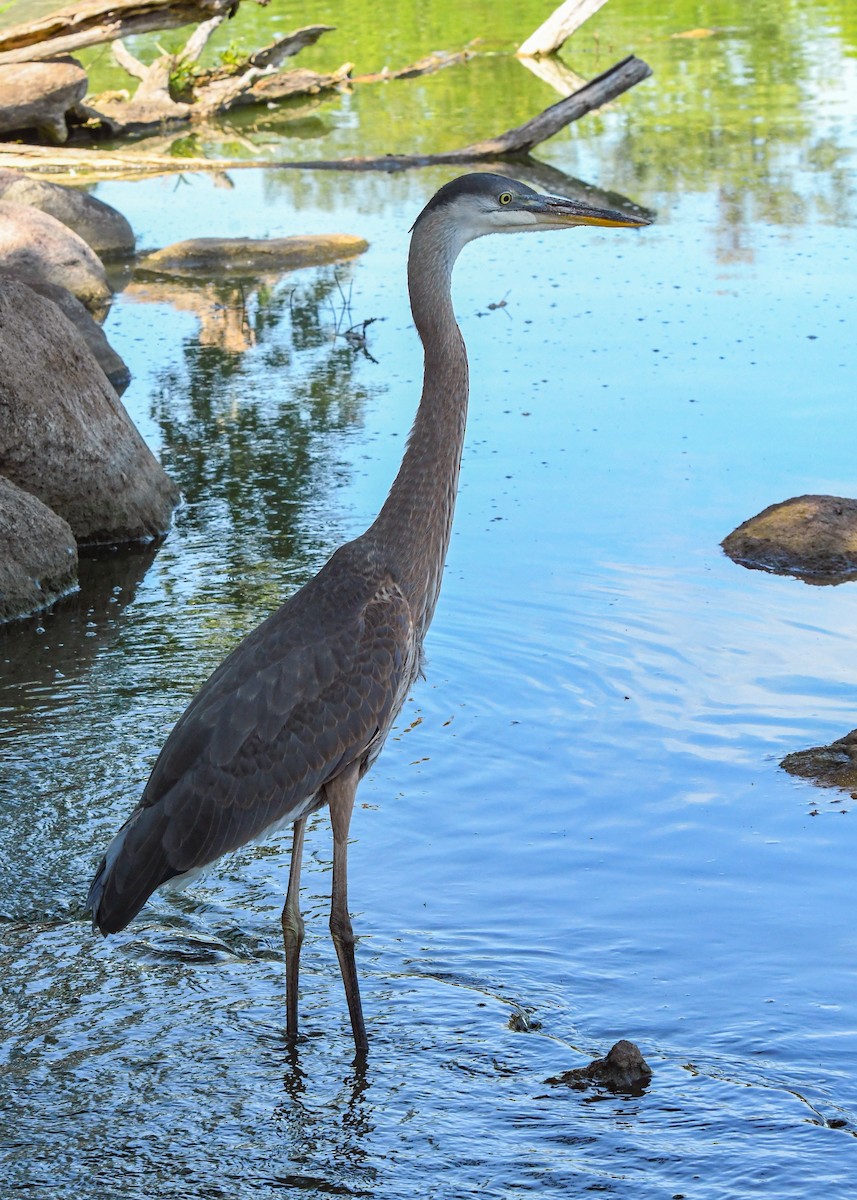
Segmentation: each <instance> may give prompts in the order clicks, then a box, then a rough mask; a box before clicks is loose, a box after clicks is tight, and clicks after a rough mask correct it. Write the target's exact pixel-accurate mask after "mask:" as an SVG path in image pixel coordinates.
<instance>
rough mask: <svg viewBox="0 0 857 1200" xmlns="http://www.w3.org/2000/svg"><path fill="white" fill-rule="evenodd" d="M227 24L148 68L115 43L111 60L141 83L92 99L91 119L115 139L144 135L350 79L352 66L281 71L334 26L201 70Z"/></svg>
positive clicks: (208, 25) (211, 24)
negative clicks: (325, 71)
mask: <svg viewBox="0 0 857 1200" xmlns="http://www.w3.org/2000/svg"><path fill="white" fill-rule="evenodd" d="M223 20H224V17H223V15H220V14H218V15H217V16H214V17H212V18H211V19H210V20H209V21H205V22H203V24H202V25H200V26H199V27H198V28H197V29H196V30H195V31H194V33H193V34H192V36H191V37H190V38H189V39H188V41H187V43H186V44H185V46H184V47H183V48H182V49H181V50H179V51H178V52H177V53H175V54H161V55H160V56H159V57H158V58H156V59H155V60H154V62H152V63H151V64H149V65H148V66H146V65H145V64H144V63H142V62H140V60H139V59H137V58H135V57H134V55H133V54H131V52H130V51H129V50H128V49H127V47H126V46H125V43H124V42H123V41H122V40H121V38H120V39H117V40H116V41H115V42H114V43H113V46H112V49H113V57H114V58H115V59H116V61H117V63H118V64H119V66H120V67H122V69H123V70H125V71H127V72H128V74H129V75H132V76H134V77H135V78H136V79H139V80H140V85H139V87H138V88H137V91H136V92H135V93H134V95H133V97H131V98H130V99H129V98H127V97H125V96H123V95H121V94H117V93H115V92H114V93H107V94H106V95H102V96H95V97H93V98H92V99H91V100H90V101H89V103H88V105H87V114H88V116H89V118H90V120H91V121H97V122H100V123H101V124H104V125H106V126H107V127H108V128H109V129H110V131H111V133H113V134H114V135H115V134H123V133H142V132H145V131H146V130H148V129H160V128H162V127H164V126H165V125H168V124H176V123H186V122H188V121H206V120H208V119H209V118H211V117H212V116H214V115H215V114H217V113H223V112H228V111H229V110H230V109H232V108H236V107H238V106H239V105H246V104H267V103H270V102H271V101H275V100H283V99H285V98H286V97H287V96H294V95H307V94H313V93H317V92H319V91H322V90H324V89H325V88H332V87H335V86H336V85H337V84H339V83H341V82H342V81H343V80H344V79H345V78H346V77H347V75H348V72H349V70H350V65H346V66H345V67H343V68H341V69H340V70H339V71H337V72H335V73H333V74H329V75H320V74H318V73H317V72H315V71H304V70H296V71H284V72H280V71H278V68H279V66H280V65H281V63H283V62H284V61H285V60H286V59H287V58H291V57H293V56H294V55H295V54H298V53H299V52H300V51H301V50H303V49H305V48H306V47H307V46H312V45H314V43H315V42H317V41H318V39H319V38H320V37H321V36H322V34H325V33H329V32H330V31H331V29H332V26H330V25H309V26H307V27H306V28H304V29H298V30H296V31H295V32H294V33H289V34H286V35H285V36H284V37H280V38H277V40H276V41H275V42H272V43H271V45H270V46H265V47H264V48H263V49H261V50H257V51H256V52H255V53H254V54H251V55H249V57H248V58H246V59H245V60H244V62H242V63H239V64H235V65H232V66H229V67H225V66H223V67H217V68H214V69H213V70H203V69H202V68H200V67H197V66H196V63H197V61H198V59H199V57H200V55H201V54H202V52H203V50H204V49H205V46H206V44H207V42H208V40H209V38H210V37H211V35H212V34H213V33H214V31H215V30H216V29H217V28H218V27H219V26H220V25H221V23H222V22H223ZM177 79H180V80H181V82H180V83H177V82H176V80H177Z"/></svg>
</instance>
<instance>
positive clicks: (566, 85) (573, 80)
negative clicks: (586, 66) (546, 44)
mask: <svg viewBox="0 0 857 1200" xmlns="http://www.w3.org/2000/svg"><path fill="white" fill-rule="evenodd" d="M518 62H519V63H520V64H521V66H523V67H526V68H527V70H528V71H532V73H533V75H535V76H536V78H538V79H541V81H542V83H546V84H547V85H548V87H552V88H553V90H554V91H555V92H559V94H560V96H571V95H573V93H574V92H576V91H579V90H580V88H582V87H583V86H584V84H585V83H586V80H585V79H581V78H580V76H579V75H576V74H575V73H574V71H572V70H571V69H570V68H569V67H567V66H566V65H565V63H564V62H563V61H562V59H561V58H557V57H556V55H551V56H549V57H547V58H519V59H518Z"/></svg>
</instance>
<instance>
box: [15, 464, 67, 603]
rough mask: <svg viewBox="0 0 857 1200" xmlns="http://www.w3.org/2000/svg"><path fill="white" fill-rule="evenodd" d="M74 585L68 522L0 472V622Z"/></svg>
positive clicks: (63, 592) (56, 598)
mask: <svg viewBox="0 0 857 1200" xmlns="http://www.w3.org/2000/svg"><path fill="white" fill-rule="evenodd" d="M76 586H77V546H76V544H75V540H74V534H73V533H72V531H71V529H70V528H69V525H68V523H67V522H66V521H64V520H63V519H62V517H58V516H57V514H56V513H55V512H53V511H52V510H51V509H49V508H48V507H47V505H46V504H42V502H41V500H38V499H37V498H36V497H35V496H31V495H30V493H29V492H25V491H24V490H23V489H22V488H19V487H16V486H15V484H14V483H10V482H9V480H8V479H4V478H3V477H2V476H0V622H2V621H11V620H14V619H15V618H16V617H27V616H29V615H30V614H31V613H34V612H38V611H39V610H40V609H42V608H47V607H48V605H50V604H53V602H54V601H55V600H58V599H59V598H60V596H64V595H66V594H67V593H68V592H70V591H73V590H74V588H75V587H76Z"/></svg>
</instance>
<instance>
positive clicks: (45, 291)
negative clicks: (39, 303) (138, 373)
mask: <svg viewBox="0 0 857 1200" xmlns="http://www.w3.org/2000/svg"><path fill="white" fill-rule="evenodd" d="M15 278H18V277H17V276H15V275H12V274H9V273H7V272H5V271H0V286H2V282H3V280H4V279H15ZM19 282H21V283H26V285H27V287H29V288H32V290H33V291H34V292H38V294H39V295H40V296H44V297H45V298H46V299H48V300H51V301H53V303H54V304H55V305H56V306H57V308H59V310H60V311H61V312H63V313H64V314H65V315H66V316H67V317H68V319H69V320H70V321H71V323H72V325H74V326H75V328H76V329H77V331H78V333H80V334H81V335H82V337H83V340H84V341H85V342H86V344H87V346H88V347H89V349H90V352H91V354H92V355H93V357H94V358H95V361H96V362H97V363H98V365H99V367H101V369H102V371H103V372H104V374H105V375H106V376H107V380H108V382H109V383H110V385H111V386H112V387H113V388H114V390H115V391H116V392H117V394H118V395H120V396H121V395H122V393H123V392H124V391H125V389H126V388H127V386H128V384H129V383H130V382H131V372H130V371H129V370H128V367H127V366H126V364H125V362H124V360H123V359H122V358H121V357H120V356H119V355H118V354H117V353H116V351H115V350H114V349H113V347H112V346H111V345H110V343H109V342H108V340H107V335H106V334H105V332H104V330H103V329H102V328H101V326H100V325H99V324H98V322H97V321H96V320H95V319H94V317H93V316H92V314H91V313H90V312H89V310H88V309H87V308H84V306H83V305H82V304H81V302H80V301H79V300H78V298H77V297H76V296H72V294H71V292H70V291H68V290H67V289H66V288H64V287H59V286H58V285H57V284H55V283H44V282H42V283H39V282H38V281H36V280H33V279H31V280H21V279H19Z"/></svg>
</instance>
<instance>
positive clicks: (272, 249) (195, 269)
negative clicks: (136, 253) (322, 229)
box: [137, 233, 368, 278]
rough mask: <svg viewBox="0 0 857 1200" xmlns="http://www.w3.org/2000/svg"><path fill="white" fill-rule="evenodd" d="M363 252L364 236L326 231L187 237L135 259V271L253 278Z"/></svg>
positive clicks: (365, 247) (365, 243) (322, 263)
mask: <svg viewBox="0 0 857 1200" xmlns="http://www.w3.org/2000/svg"><path fill="white" fill-rule="evenodd" d="M366 249H368V243H367V242H365V241H364V240H363V238H360V237H355V236H354V235H353V234H349V233H325V234H319V235H318V236H316V237H311V236H299V237H283V238H216V237H205V238H190V239H189V240H188V241H185V242H175V243H174V244H173V245H171V246H165V247H164V248H163V250H154V251H153V252H152V253H151V254H144V255H142V256H141V257H140V258H139V259H138V263H137V266H138V269H139V270H141V271H145V272H151V273H153V274H159V275H187V276H190V277H193V278H196V277H199V276H208V277H211V276H220V277H222V276H223V275H254V274H257V273H259V272H271V271H290V270H294V269H296V268H298V267H317V266H322V265H324V264H325V263H332V262H337V261H338V260H339V259H342V258H353V257H354V256H355V255H357V254H362V253H363V252H364V250H366Z"/></svg>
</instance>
